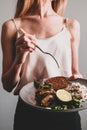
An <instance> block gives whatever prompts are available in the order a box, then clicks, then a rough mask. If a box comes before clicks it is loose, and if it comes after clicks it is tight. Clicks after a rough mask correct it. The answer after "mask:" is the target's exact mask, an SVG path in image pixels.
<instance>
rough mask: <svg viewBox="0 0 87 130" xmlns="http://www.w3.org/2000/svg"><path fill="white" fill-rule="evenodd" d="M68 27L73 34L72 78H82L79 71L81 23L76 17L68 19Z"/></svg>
mask: <svg viewBox="0 0 87 130" xmlns="http://www.w3.org/2000/svg"><path fill="white" fill-rule="evenodd" d="M68 27H69V31H70V34H71V52H72V76H71V78H72V79H73V78H82V75H81V74H80V72H79V56H78V55H79V43H80V24H79V22H78V21H77V20H75V19H69V20H68Z"/></svg>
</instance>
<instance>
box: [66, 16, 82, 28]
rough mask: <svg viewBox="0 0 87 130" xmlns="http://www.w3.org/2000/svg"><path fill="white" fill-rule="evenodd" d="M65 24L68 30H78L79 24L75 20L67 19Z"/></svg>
mask: <svg viewBox="0 0 87 130" xmlns="http://www.w3.org/2000/svg"><path fill="white" fill-rule="evenodd" d="M67 24H68V27H69V28H70V29H75V28H76V29H78V28H80V23H79V21H78V20H77V19H74V18H68V19H67Z"/></svg>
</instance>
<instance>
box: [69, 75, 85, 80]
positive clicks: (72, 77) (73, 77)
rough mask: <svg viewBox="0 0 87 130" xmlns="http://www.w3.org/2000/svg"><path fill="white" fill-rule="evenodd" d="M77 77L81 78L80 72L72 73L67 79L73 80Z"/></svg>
mask: <svg viewBox="0 0 87 130" xmlns="http://www.w3.org/2000/svg"><path fill="white" fill-rule="evenodd" d="M77 78H83V76H82V75H81V74H73V75H72V76H71V77H70V78H69V80H74V79H77Z"/></svg>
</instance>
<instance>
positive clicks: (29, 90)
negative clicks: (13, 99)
mask: <svg viewBox="0 0 87 130" xmlns="http://www.w3.org/2000/svg"><path fill="white" fill-rule="evenodd" d="M73 82H79V83H80V84H82V85H85V86H86V87H87V80H86V79H76V80H74V81H73ZM35 92H36V88H35V87H34V83H33V82H31V83H29V84H27V85H25V86H24V87H23V88H22V89H21V90H20V93H19V96H20V98H21V99H22V100H23V101H24V102H25V103H27V105H30V106H31V107H34V108H36V109H40V110H45V111H49V112H75V111H80V110H84V109H87V100H86V101H85V102H83V104H82V107H80V108H74V109H67V110H54V109H47V108H44V107H40V106H37V105H36V100H35Z"/></svg>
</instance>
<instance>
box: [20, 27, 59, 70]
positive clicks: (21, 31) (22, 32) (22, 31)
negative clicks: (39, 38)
mask: <svg viewBox="0 0 87 130" xmlns="http://www.w3.org/2000/svg"><path fill="white" fill-rule="evenodd" d="M19 33H20V34H22V35H24V34H25V33H26V32H25V31H24V30H23V29H22V28H20V29H19ZM32 43H33V44H34V45H35V47H36V48H38V49H39V50H40V51H41V52H42V53H44V54H47V55H49V56H51V57H52V58H53V59H54V61H55V62H56V64H57V67H58V69H59V68H60V66H59V63H58V61H57V60H56V58H55V57H54V56H53V55H52V54H51V53H49V52H46V51H43V50H42V49H41V48H40V47H39V46H38V45H36V43H35V41H33V40H32Z"/></svg>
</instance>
